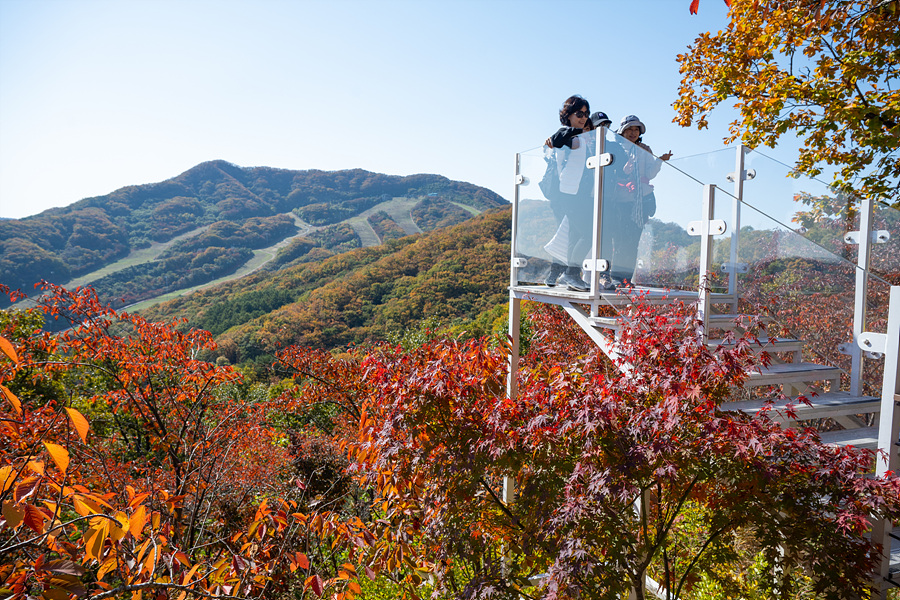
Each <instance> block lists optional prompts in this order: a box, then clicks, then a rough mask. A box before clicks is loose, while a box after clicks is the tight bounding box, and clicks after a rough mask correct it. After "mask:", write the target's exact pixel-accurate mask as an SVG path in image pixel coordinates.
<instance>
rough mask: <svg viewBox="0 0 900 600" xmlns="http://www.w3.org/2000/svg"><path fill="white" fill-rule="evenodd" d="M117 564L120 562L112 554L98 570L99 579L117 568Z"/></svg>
mask: <svg viewBox="0 0 900 600" xmlns="http://www.w3.org/2000/svg"><path fill="white" fill-rule="evenodd" d="M116 564H118V560H117V559H116V557H115V556H110V557H109V558H107V559H106V560H105V561H103V564H102V565H100V569H99V570H98V571H97V580H98V581H99V580H101V579H103V578H104V577H105V576H106V574H107V573H109V572H110V571H112V570H113V569H115V568H116Z"/></svg>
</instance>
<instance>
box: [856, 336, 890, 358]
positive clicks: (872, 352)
mask: <svg viewBox="0 0 900 600" xmlns="http://www.w3.org/2000/svg"><path fill="white" fill-rule="evenodd" d="M856 343H857V344H858V345H859V347H860V348H862V349H863V350H865V351H866V357H867V358H881V357H883V356H884V351H885V349H886V348H887V334H886V333H872V332H871V331H864V332H862V333H861V334H859V337H858V338H857V339H856Z"/></svg>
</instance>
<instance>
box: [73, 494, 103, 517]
mask: <svg viewBox="0 0 900 600" xmlns="http://www.w3.org/2000/svg"><path fill="white" fill-rule="evenodd" d="M72 505H73V506H74V507H75V512H77V513H78V514H79V515H81V516H82V517H86V516H88V515H95V514H97V513H99V512H100V505H99V504H97V503H96V502H94V501H93V500H90V499H89V498H85V497H84V496H77V495H76V496H72Z"/></svg>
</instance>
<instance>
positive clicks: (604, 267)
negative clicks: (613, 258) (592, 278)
mask: <svg viewBox="0 0 900 600" xmlns="http://www.w3.org/2000/svg"><path fill="white" fill-rule="evenodd" d="M581 266H582V268H583V269H584V270H585V271H592V272H593V271H597V272H599V273H605V272H607V271H609V261H608V260H606V259H605V258H598V259H597V265H596V267H597V268H596V269H595V268H593V267H594V259H592V258H589V259H587V260H585V261H584V262H583V263H581Z"/></svg>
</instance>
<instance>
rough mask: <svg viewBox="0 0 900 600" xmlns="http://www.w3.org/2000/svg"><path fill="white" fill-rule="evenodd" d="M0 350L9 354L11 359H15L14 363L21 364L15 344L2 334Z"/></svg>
mask: <svg viewBox="0 0 900 600" xmlns="http://www.w3.org/2000/svg"><path fill="white" fill-rule="evenodd" d="M0 351H2V352H3V354H5V355H6V356H8V357H9V360H11V361H13V363H15V364H19V356H18V355H17V354H16V349H15V348H13V345H12V344H10V343H9V340H8V339H6V338H5V337H2V336H0Z"/></svg>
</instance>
